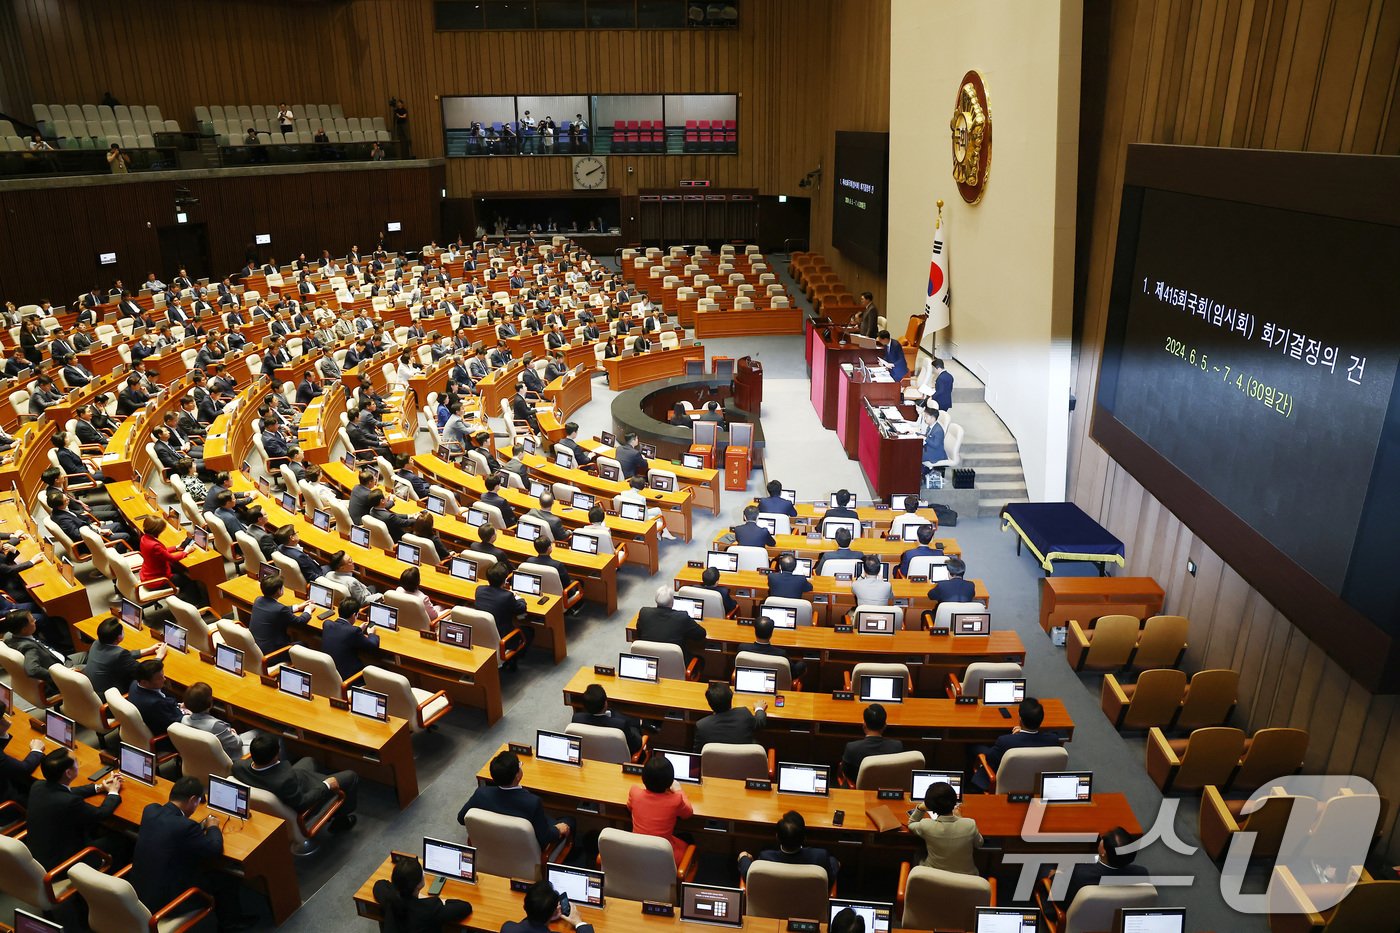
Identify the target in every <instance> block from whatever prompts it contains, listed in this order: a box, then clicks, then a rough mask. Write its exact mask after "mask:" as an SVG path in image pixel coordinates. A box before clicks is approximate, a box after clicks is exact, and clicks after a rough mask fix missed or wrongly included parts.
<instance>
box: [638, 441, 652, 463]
mask: <svg viewBox="0 0 1400 933" xmlns="http://www.w3.org/2000/svg"><path fill="white" fill-rule="evenodd" d="M638 446H639V447H641V449H642V456H643V457H646V458H647V459H648V460H655V459H656V445H655V444H640V445H638Z"/></svg>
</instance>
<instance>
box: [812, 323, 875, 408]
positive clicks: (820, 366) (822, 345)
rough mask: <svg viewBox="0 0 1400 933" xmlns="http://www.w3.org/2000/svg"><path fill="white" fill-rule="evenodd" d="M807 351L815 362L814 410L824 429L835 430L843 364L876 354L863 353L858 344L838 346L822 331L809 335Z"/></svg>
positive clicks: (813, 371)
mask: <svg viewBox="0 0 1400 933" xmlns="http://www.w3.org/2000/svg"><path fill="white" fill-rule="evenodd" d="M809 338H810V339H809V341H808V350H809V351H810V355H811V362H812V392H811V399H812V407H813V408H815V409H816V410H817V414H818V415H819V416H820V417H821V419H822V427H824V428H826V429H827V430H828V431H834V430H836V410H837V405H836V399H837V383H836V377H837V375H838V374H839V373H840V371H841V364H842V363H849V362H850V361H851V360H854V359H858V358H859V359H863V358H867V357H868V358H871V359H873V358H874V356H875V354H874V353H873V351H870V350H863V349H861V348H860V347H857V346H856V345H855V344H847V343H839V342H837V341H835V340H827V339H825V338H824V337H823V336H822V333H821V329H820V328H813V329H812V330H811V331H810V333H809Z"/></svg>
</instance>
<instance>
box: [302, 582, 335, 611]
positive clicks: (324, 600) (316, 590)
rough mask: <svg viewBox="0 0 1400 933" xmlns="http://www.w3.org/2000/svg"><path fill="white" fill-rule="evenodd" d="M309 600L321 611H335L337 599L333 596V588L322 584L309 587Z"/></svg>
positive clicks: (313, 584)
mask: <svg viewBox="0 0 1400 933" xmlns="http://www.w3.org/2000/svg"><path fill="white" fill-rule="evenodd" d="M307 598H309V599H310V600H311V604H312V605H313V606H317V607H319V608H321V609H334V608H335V597H334V596H333V595H332V594H331V588H330V587H328V586H324V585H323V584H320V583H312V584H309V585H308V589H307Z"/></svg>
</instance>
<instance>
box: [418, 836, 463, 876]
mask: <svg viewBox="0 0 1400 933" xmlns="http://www.w3.org/2000/svg"><path fill="white" fill-rule="evenodd" d="M423 870H424V871H425V872H430V873H432V874H434V875H438V876H439V877H442V878H452V879H454V880H456V881H466V882H468V883H471V884H475V883H476V849H475V848H473V847H472V846H466V845H462V844H461V843H459V842H446V841H444V840H442V839H433V838H430V837H428V836H424V837H423Z"/></svg>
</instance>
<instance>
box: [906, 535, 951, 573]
mask: <svg viewBox="0 0 1400 933" xmlns="http://www.w3.org/2000/svg"><path fill="white" fill-rule="evenodd" d="M933 531H934V529H933V525H931V524H928V525H920V526H919V531H918V535H919V545H918V547H913V548H910V549H909V550H907V551H905V552H904V553H903V554H902V555H900V558H899V572H900V573H901V574H902V575H904V576H906V577H907V576H909V564H910V562H911V561H913V559H914V558H916V557H942V556H943V548H941V547H930V546H929V545H931V544H932V543H933Z"/></svg>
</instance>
